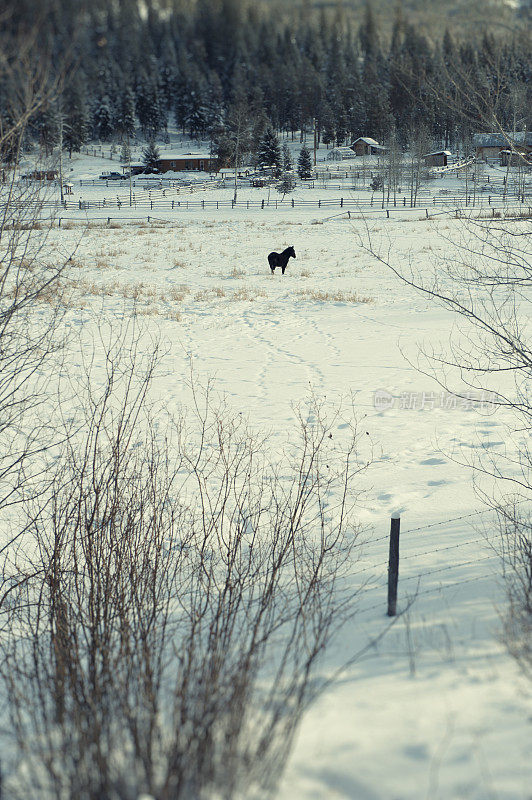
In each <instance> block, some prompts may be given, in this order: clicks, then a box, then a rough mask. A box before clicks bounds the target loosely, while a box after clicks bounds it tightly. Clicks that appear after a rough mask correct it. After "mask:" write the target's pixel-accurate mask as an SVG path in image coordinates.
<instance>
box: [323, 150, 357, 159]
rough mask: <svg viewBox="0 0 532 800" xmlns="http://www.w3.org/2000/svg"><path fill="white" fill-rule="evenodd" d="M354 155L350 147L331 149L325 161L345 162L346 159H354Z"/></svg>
mask: <svg viewBox="0 0 532 800" xmlns="http://www.w3.org/2000/svg"><path fill="white" fill-rule="evenodd" d="M354 157H355V154H354V152H353V150H352V148H351V147H333V149H332V150H329V152H328V153H327V161H345V159H346V158H354Z"/></svg>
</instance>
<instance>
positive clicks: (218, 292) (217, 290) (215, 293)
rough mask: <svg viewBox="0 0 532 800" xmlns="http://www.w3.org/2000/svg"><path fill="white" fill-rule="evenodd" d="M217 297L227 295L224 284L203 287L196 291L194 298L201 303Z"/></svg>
mask: <svg viewBox="0 0 532 800" xmlns="http://www.w3.org/2000/svg"><path fill="white" fill-rule="evenodd" d="M217 297H225V289H224V288H223V286H213V288H212V289H202V290H201V291H199V292H196V294H195V295H194V300H195V301H196V302H198V303H201V302H203V301H206V300H215V299H216V298H217Z"/></svg>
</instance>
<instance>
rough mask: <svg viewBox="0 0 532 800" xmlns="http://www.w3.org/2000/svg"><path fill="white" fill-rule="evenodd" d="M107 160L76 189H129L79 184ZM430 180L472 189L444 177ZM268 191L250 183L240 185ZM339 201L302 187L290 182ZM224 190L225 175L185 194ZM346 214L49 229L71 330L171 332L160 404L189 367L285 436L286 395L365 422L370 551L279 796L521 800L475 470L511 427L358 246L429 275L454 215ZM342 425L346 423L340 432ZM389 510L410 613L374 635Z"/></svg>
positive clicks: (440, 327) (212, 215)
mask: <svg viewBox="0 0 532 800" xmlns="http://www.w3.org/2000/svg"><path fill="white" fill-rule="evenodd" d="M115 168H116V162H115V163H113V162H110V161H109V160H107V161H106V160H104V159H98V158H93V159H90V158H89V157H87V156H85V157H84V158H81V159H79V158H77V159H74V161H73V162H72V181H73V183H74V200H77V199H79V198H80V197H81V193H82V192H86V197H87V198H88V197H89V195H90V197H91V198H93V197H99V198H101V197H104V196H107V195H106V192H107V194H109V192H111V191H112V192H114V193H115V194H116V193H120V195H121V196H125V195H127V194H128V189H127V187H126V186H124V185H123V183H122V182H120V183H119V186H117V188H116V192H115V189H114V187H112V189H109V188H108V187H104V186H102V187H101V188H100V187H92V186H91V187H80V186H79V179H80V177H81V178H87V177H93V178H95V177H96V176H97V175H98V174H99V172H100V171H102V170H103V169H115ZM69 171H70V166H69ZM431 186H432V187H434V186H435V187H436V188H437V189H438V190H439V189H441V188H443V189H446V190H447V191H449V192H450V193H454V192H456V191H458V190H459V189H460V186H459V185H458V184H457V182H456V179H453V178H452V177H448V178H445V179H441V180H440V179H439V180H438V181H437V182H434V183H433V184H431ZM54 191H55V190H54V189H52V193H53V192H54ZM267 191H268V190H267V189H266V190H264V189H263V190H260V192H257V190H252V189H241V190H240V192H239V197H241V198H243V199H245V198H247V197H249V198H254V199H256V198H261V197H267ZM328 193H330V192H329V190H323V189H321V190H320V189H319V188H318V187H316V188H315V190H312V191H311V190H308V189H301V188H300V189H298V190H297V191H296V194H295V195H294V196H296V197H303V196H305V197H308V198H310V197H311V196H312V197H314V198H318V197H325V196H327V194H328ZM333 195H334V196H340V193H339V192H338V191H333ZM111 196H112V195H111ZM231 196H232V192H231V190H230V189H220V190H216V191H215V192H212V191H210V192H205V193H203V194H201V193H197V194H195V195H194V199H195V200H196V199H201V198H202V197H205V199H212V198H214V199H216V198H217V197H220V198H221V199H230V198H231ZM271 196H272V198H274V197H276V198H277V199H279V197H280V196H279V195H278V194H277V193H276V192H275V191H274V190H272V195H271ZM345 196H346V197H349V189H348V188H347V189H346V191H345ZM368 196H369V195H368ZM285 202H286V203H287V204H288V202H289V201H288V200H286V201H285ZM407 212H408V213H407ZM334 213H335V212H334V211H330V210H329V211H328V210H323V209H322V210H316V209H305V208H297V207H296V208H294V209H292V208H290V207H288V208H286V210H285V209H283V208H282V207H280V208H278V209H275V208H268V207H266V208H265V209H263V210H259V211H253V210H246V209H245V208H237V209H234V210H231V209H229V210H228V209H223V210H219V211H210V212H206V211H205V212H203V211H199V210H196V211H189V212H187V213H186V214H182V213H180V214H173V213H166V214H164V215H161V214H157V218H158V219H160V218H161V217H162V219H161V220H160V221H158V222H155V224H147V223H146V221H141V220H140V217H141V216H142V217H144V219H145V217H146V212H145V211H142V212H139V213H138V214H134V213H130V212H129V210H128V209H126V208H124V209H122V210H121V213H120V214H117V212H116V210H115V212H114V213H113V214H112V218H113V219H112V223H111V225H106V224H105V221H104V220H100V219H98V217H99V216H100V217H101V216H102V214H101V213H100V214H99V213H98V212H96V211H95V212H91V213H90V214H89V215H84V214H83V213H78V214H71V215H70V221H69V216H68V215H64V214H62V216H63V221H62V227H61V228H60V229H58V228H57V227H54V229H53V230H52V232H51V235H50V243H51V245H52V248H56V249H57V251H58V252H59V251H60V252H61V253H62V254H65V253H66V254H67V255H68V254H70V253H72V259H73V260H72V262H71V266H70V267H69V270H68V273H67V275H66V279H65V295H64V297H65V302H66V304H67V306H68V314H67V317H66V323H67V324H68V326H69V328H70V329H71V330H72V331H75V332H79V331H82V332H87V334H88V335H89V336H90V332H91V330H93V329H94V326H97V324H98V320H100V319H101V318H102V316H103V318H105V319H106V320H107V321H109V322H110V323H111V324H113V322H114V321H115V320H116V324H117V325H118V320H119V319H120V318H121V317H122V315H123V314H124V313H125V314H126V316H127V315H131V314H132V313H133V311H135V313H136V314H137V315H138V316H139V317H141V318H142V321H143V325H144V326H145V330H146V333H147V334H149V335H154V336H155V337H160V338H161V341H162V345H163V347H162V350H163V352H164V356H163V359H162V364H161V371H160V376H159V377H158V378H156V380H155V384H154V393H155V394H156V395H158V396H159V397H160V398H162V399H163V400H164V402H165V403H166V404H167V405H168V406H169V408H170V410H172V409H177V408H178V407H179V405H180V404H187V402H189V400H190V389H189V387H188V383H187V376H188V375H189V370H190V364H191V363H192V366H193V370H194V373H195V375H196V376H197V377H198V378H199V379H200V380H201V381H206V380H208V379H214V382H215V386H216V389H217V391H219V392H220V393H222V394H223V395H224V396H225V397H226V398H227V402H228V403H229V405H230V406H232V407H233V408H234V409H235V410H237V411H241V412H243V413H244V414H246V415H248V416H249V418H250V420H251V421H252V423H253V425H254V426H257V427H259V428H261V429H262V430H267V431H268V432H269V434H270V436H269V438H270V442H271V443H273V444H274V445H275V443H276V442H278V443H279V447H281V446H282V445H281V442H283V441H284V440H285V439H284V437H286V434H287V433H288V434H290V431H291V430H292V429H293V428H294V426H295V424H296V414H295V410H294V405H295V404H297V403H301V402H305V400H307V399H308V398H309V397H310V396H311V395H313V396H314V397H316V398H317V399H318V400H322V401H324V402H325V403H326V405H327V406H330V407H332V408H337V407H341V408H342V414H344V415H349V414H351V413H352V412H353V413H354V414H355V416H356V418H357V420H358V427H359V431H360V432H361V434H362V444H361V451H360V458H361V459H362V460H368V461H371V467H370V468H369V470H368V471H367V472H366V473H365V474H364V475H363V476H362V477H361V478H360V487H359V488H361V489H363V490H364V492H365V494H364V495H363V497H362V499H361V501H360V505H359V512H358V517H359V520H360V522H361V523H362V524H363V525H364V526H365V533H364V539H365V540H366V543H365V545H364V547H363V558H362V561H359V562H357V563H356V564H354V565H353V574H352V576H351V580H352V587H353V588H356V587H358V586H360V585H362V583H364V586H363V589H362V590H361V594H360V600H359V604H358V608H359V611H358V614H357V616H356V617H355V619H354V620H353V621H352V622H351V623H350V624H349V626H348V627H347V628H346V630H345V632H344V635H343V637H342V639H341V641H337V642H336V643H335V645H334V648H332V649H331V651H330V652H329V653H328V654H327V656H326V658H325V660H324V662H323V664H322V674H321V676H320V677H321V678H322V679H324V680H327V679H329V678H331V677H335V681H334V682H333V683H331V684H330V685H329V686H328V688H327V689H326V690H325V691H324V692H323V694H322V695H321V696H320V698H319V699H318V701H317V702H316V703H315V704H314V706H312V708H311V709H310V711H309V712H308V714H307V716H306V717H305V719H304V721H303V724H302V727H301V729H300V732H299V735H298V737H297V740H296V744H295V749H294V752H293V754H292V757H291V759H290V761H289V764H288V769H287V772H286V775H285V776H284V778H283V781H282V785H281V789H280V793H279V797H280V798H281V800H318V799H319V800H321V799H322V798H324V799H325V798H326V799H327V800H340V799H341V800H422V799H424V798H426V800H437V799H438V798H441V800H458V798H464V800H465V799H466V798H467V800H488V799H490V800H491V799H492V798H497V800H530V798H531V797H532V791H531V789H530V786H532V766H531V759H530V750H531V747H530V744H531V735H530V734H531V731H530V719H531V715H532V704H531V697H530V684H529V683H528V684H527V683H526V682H525V680H524V678H522V677H521V675H520V673H519V671H518V669H517V667H516V665H515V664H514V662H513V661H512V660H511V659H510V657H509V656H508V654H507V652H506V650H505V648H504V646H503V644H501V643H500V641H499V635H500V629H501V614H503V613H504V587H503V586H502V581H501V579H500V564H499V560H498V557H497V553H496V549H495V548H496V544H497V534H496V529H495V526H494V524H493V518H492V516H491V515H490V513H487V512H486V510H485V508H484V507H483V506H482V504H481V503H480V501H479V499H478V495H477V494H476V493H475V490H474V487H473V478H472V474H473V473H472V470H471V468H470V467H468V466H464V464H467V463H468V462H471V461H474V460H475V458H476V457H477V455H478V454H483V453H486V452H487V453H490V452H493V453H498V452H503V451H504V447H505V430H506V427H505V426H506V424H507V423H508V422H510V421H509V420H507V419H505V418H504V416H503V415H502V414H501V413H500V412H497V413H494V411H493V408H492V407H491V405H490V403H489V397H487V398H485V400H486V402H484V403H482V404H480V406H479V405H478V404H475V403H473V402H469V401H468V400H467V399H461V398H457V397H456V396H452V395H450V394H448V393H447V392H446V391H444V390H442V388H441V387H440V386H439V385H438V384H437V383H436V381H434V380H433V379H432V378H430V377H428V376H427V375H425V374H423V373H422V372H421V371H419V369H417V362H418V356H419V352H420V348H421V349H423V347H425V349H427V348H429V349H430V348H431V347H433V346H434V347H438V344H439V343H440V342H442V343H443V346H446V344H448V341H449V336H450V334H451V332H452V331H453V330H454V332H455V334H456V335H460V329H459V326H457V328H455V326H456V324H457V320H456V319H455V318H453V317H452V316H451V315H450V314H449V313H448V312H446V311H444V310H442V309H441V308H439V307H438V306H436V305H434V304H432V303H430V302H428V301H427V300H426V299H424V298H423V297H421V296H420V295H418V294H416V293H415V292H414V291H413V290H412V289H410V288H409V287H408V286H406V285H405V284H404V283H402V282H401V281H400V280H398V278H397V277H396V276H395V275H394V274H393V273H392V272H391V271H390V270H388V269H387V268H386V267H384V266H382V265H381V264H379V263H378V262H377V261H376V260H375V259H374V258H373V257H372V256H371V255H370V254H369V253H368V252H367V250H366V249H365V247H364V246H363V245H364V244H367V242H368V236H370V237H371V240H372V242H373V244H374V245H375V246H377V247H379V248H386V250H389V252H390V259H391V261H392V263H393V264H394V265H395V266H396V267H398V268H399V269H401V268H407V267H408V266H409V264H412V265H413V266H414V267H415V269H416V270H418V271H420V272H421V273H425V274H428V273H431V272H432V270H433V269H434V268H435V267H436V268H437V264H438V259H441V258H442V257H445V255H446V254H449V253H450V251H451V250H452V248H451V245H450V242H452V240H453V239H456V238H457V237H459V236H461V235H462V230H463V229H462V223H461V222H460V221H459V220H456V219H453V218H451V215H449V216H445V215H442V216H440V217H438V218H436V219H434V220H428V219H426V215H425V213H424V210H423V209H421V210H418V209H412V210H409V209H407V210H406V211H405V212H404V213H403V214H401V213H400V212H399V211H398V212H397V213H394V214H392V215H391V217H390V219H386V218H385V216H384V215H383V216H382V218H381V219H378V218H377V219H375V218H369V217H366V218H365V219H364V218H358V219H355V218H353V219H350V220H349V219H346V218H345V217H334V218H330V217H331V216H332V215H333V214H334ZM132 216H137V217H138V219H137V220H132V219H130V217H132ZM289 245H292V246H294V248H295V251H296V254H297V259H296V260H295V261H293V260H292V261H290V262H289V265H288V268H287V271H286V274H285V275H284V276H282V275H281V274H279V270H277V272H276V274H275V275H271V274H270V271H269V268H268V264H267V260H266V256H267V254H268V253H269V252H270V251H271V250H277V251H280V250H283V249H284V248H285V247H287V246H289ZM81 338H82V339H83V336H82V337H81ZM79 361H80V360H79V359H78V362H79ZM75 369H76V364H74V363H73V364H72V370H73V371H75ZM454 388H455V389H458V388H460V387H459V386H456V387H454ZM476 399H478V397H477V398H476ZM342 426H343V422H342V416H340V417H339V418H338V422H337V427H336V428H335V429H333V430H332V431H331V433H332V435H333V436H334V437H338V438H341V437H342V431H343V427H342ZM477 477H478V476H477ZM483 488H487V489H488V490H489V488H490V487H489V485H487V484H485V485H484V487H483ZM397 511H399V512H400V514H401V527H402V532H401V561H400V569H399V571H400V578H399V600H398V604H399V609H400V610H401V609H404V608H406V607H407V605H408V604H409V602H410V601H411V599H412V598H413V597H414V595H415V596H416V597H415V600H414V602H413V603H412V605H411V607H410V609H409V611H408V613H407V614H404V615H403V616H400V617H398V618H397V621H396V623H395V624H394V625H393V626H392V627H391V628H390V629H389V630H388V632H387V633H386V635H385V636H384V637H382V638H381V634H382V633H383V632H384V631H386V630H387V628H388V627H389V626H390V620H389V618H388V617H387V616H386V580H387V555H388V532H389V526H390V516H391V514H392V513H393V512H397ZM357 654H359V655H358V657H356V658H355V656H357Z"/></svg>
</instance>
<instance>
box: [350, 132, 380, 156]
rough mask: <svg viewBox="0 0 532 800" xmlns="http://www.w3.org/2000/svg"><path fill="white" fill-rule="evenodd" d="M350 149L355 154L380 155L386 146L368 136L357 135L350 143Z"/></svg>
mask: <svg viewBox="0 0 532 800" xmlns="http://www.w3.org/2000/svg"><path fill="white" fill-rule="evenodd" d="M350 149H351V150H353V151H354V153H355V155H357V156H380V155H382V154H383V152H384V151H385V149H386V148H385V147H383V146H382V145H381V144H379V143H378V142H377V141H375V139H371V137H369V136H359V137H358V139H355V141H354V142H353V143H352V144H351V145H350Z"/></svg>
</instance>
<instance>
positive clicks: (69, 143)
mask: <svg viewBox="0 0 532 800" xmlns="http://www.w3.org/2000/svg"><path fill="white" fill-rule="evenodd" d="M63 108H64V125H63V147H64V149H65V150H68V153H69V155H70V157H71V158H72V151H73V150H77V151H78V152H79V150H80V148H81V145H82V144H85V142H86V141H87V139H88V137H89V114H88V109H87V104H86V100H85V89H84V86H83V84H82V83H81V82H80V81H76V82H75V83H74V84H73V85H72V86H71V87H70V88H69V89H68V90H67V91H66V93H65V101H64V103H63Z"/></svg>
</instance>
